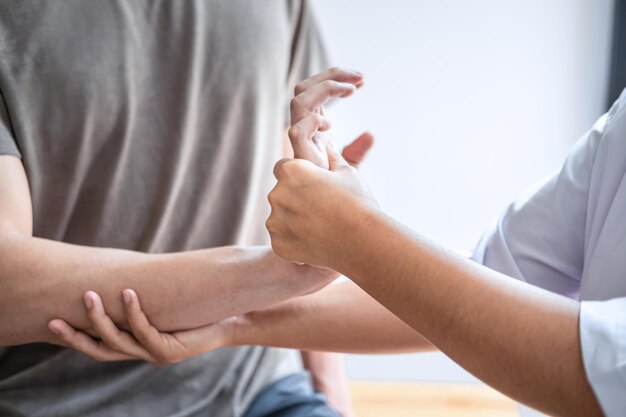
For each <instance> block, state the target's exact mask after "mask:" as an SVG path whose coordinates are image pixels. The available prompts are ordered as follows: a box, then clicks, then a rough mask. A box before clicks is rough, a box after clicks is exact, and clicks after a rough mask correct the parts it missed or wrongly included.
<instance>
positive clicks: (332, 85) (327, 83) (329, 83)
mask: <svg viewBox="0 0 626 417" xmlns="http://www.w3.org/2000/svg"><path fill="white" fill-rule="evenodd" d="M336 85H337V81H334V80H326V81H323V82H322V87H324V89H325V90H329V91H330V90H332V89H334V88H335V86H336Z"/></svg>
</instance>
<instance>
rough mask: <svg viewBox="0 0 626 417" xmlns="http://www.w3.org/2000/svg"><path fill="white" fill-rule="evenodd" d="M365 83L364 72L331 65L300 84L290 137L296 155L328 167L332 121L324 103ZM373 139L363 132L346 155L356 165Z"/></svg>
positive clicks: (292, 103) (293, 100)
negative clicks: (328, 148)
mask: <svg viewBox="0 0 626 417" xmlns="http://www.w3.org/2000/svg"><path fill="white" fill-rule="evenodd" d="M362 86H363V74H361V73H359V72H356V71H349V70H344V69H340V68H331V69H329V70H327V71H324V72H322V73H319V74H316V75H314V76H312V77H310V78H308V79H306V80H304V81H302V82H301V83H299V84H298V85H297V86H296V88H295V92H294V98H293V99H292V100H291V106H290V107H291V128H290V129H289V132H288V134H289V140H290V141H291V145H292V147H293V151H294V157H295V158H298V159H306V160H308V161H311V162H312V163H313V164H315V165H317V166H319V167H321V168H325V169H328V158H327V155H326V146H327V145H328V143H330V142H331V140H330V137H329V135H328V130H329V129H330V122H329V121H328V119H327V118H326V117H324V107H323V106H324V104H325V103H326V102H327V101H328V100H329V99H330V98H332V97H341V98H343V97H348V96H351V95H352V94H353V93H354V91H355V90H356V89H358V88H361V87H362ZM373 142H374V138H373V136H372V135H371V133H369V132H365V133H363V134H362V135H361V136H359V137H358V138H357V139H356V140H355V141H354V142H353V143H352V144H350V145H348V146H347V147H346V148H345V149H344V152H343V156H344V158H345V159H346V160H347V161H348V162H349V163H350V164H352V165H353V166H357V165H358V164H359V163H360V162H361V161H362V160H363V159H364V158H365V155H366V154H367V152H368V151H369V149H370V148H371V147H372V144H373Z"/></svg>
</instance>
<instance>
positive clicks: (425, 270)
mask: <svg viewBox="0 0 626 417" xmlns="http://www.w3.org/2000/svg"><path fill="white" fill-rule="evenodd" d="M323 123H324V122H323V119H317V125H323ZM310 126H313V127H310V128H309V127H307V129H317V128H318V126H316V124H315V123H311V125H310ZM307 132H308V133H307V134H304V133H302V132H298V133H299V134H301V135H302V137H313V136H312V135H311V131H310V130H309V131H307ZM326 151H327V160H328V166H329V168H330V170H325V169H321V168H320V167H318V166H316V165H315V164H313V163H311V162H310V161H306V160H299V159H293V160H283V161H280V162H279V163H278V164H277V165H276V167H275V170H274V172H275V175H276V177H277V179H278V183H277V185H276V187H275V188H274V190H273V191H272V193H271V194H270V196H269V200H270V203H271V205H272V214H271V216H270V218H269V219H268V221H267V228H268V230H269V231H270V234H271V237H272V247H273V249H274V250H275V251H276V253H277V254H278V255H280V256H281V257H283V258H285V259H287V260H289V261H292V262H296V263H299V264H308V265H317V266H320V267H326V268H331V269H334V270H336V271H339V272H341V273H342V274H344V275H346V276H347V277H349V278H350V279H351V280H352V282H353V283H351V284H337V285H331V286H328V287H326V288H325V289H323V290H322V291H320V292H319V293H315V294H311V295H307V296H304V297H298V298H296V299H292V300H288V301H285V302H283V303H280V304H278V305H275V306H272V307H269V308H266V309H263V310H259V311H255V312H249V313H246V314H243V315H240V316H237V317H233V318H229V319H227V320H224V321H222V322H220V323H218V324H215V325H212V326H205V327H202V328H199V329H196V330H193V331H188V332H184V333H183V332H178V333H172V334H167V333H160V332H159V331H157V330H156V328H154V327H153V326H152V325H151V324H150V322H149V321H148V320H147V319H146V318H145V316H144V315H143V313H142V310H141V306H140V304H139V299H138V298H137V297H136V296H132V294H134V292H132V291H129V293H130V294H131V297H129V302H128V304H127V307H126V314H127V317H128V320H129V322H130V323H131V328H132V331H133V336H131V335H128V340H127V341H126V344H125V345H123V346H121V345H120V344H118V348H119V350H118V351H122V352H127V354H128V352H130V351H131V350H132V349H134V348H136V347H137V346H140V347H142V348H144V349H146V351H147V352H148V353H149V354H150V355H154V354H159V355H165V356H168V355H172V356H173V357H189V356H192V355H194V354H197V353H199V352H202V351H207V350H211V349H215V348H218V347H222V346H228V345H237V344H248V343H254V344H267V345H272V346H285V347H298V348H301V349H325V350H335V351H347V352H359V353H364V352H372V353H378V352H389V351H419V350H428V349H431V348H433V347H434V348H437V349H440V350H441V351H443V352H444V353H446V354H447V355H448V356H449V357H451V358H452V359H453V360H455V361H456V362H457V363H459V364H460V365H461V366H463V367H464V368H465V369H466V370H468V371H469V372H471V373H473V374H474V375H475V376H477V377H478V378H480V379H481V380H483V381H484V382H486V383H487V384H489V385H491V386H492V387H494V388H496V389H497V390H499V391H501V392H503V393H504V394H506V395H508V396H510V397H512V398H514V399H516V400H518V401H520V402H522V403H525V404H527V405H530V406H531V407H533V408H536V409H538V410H540V411H543V412H545V413H548V414H550V415H555V416H601V415H602V412H601V409H600V407H599V405H598V402H597V400H596V398H595V396H594V394H593V392H592V390H591V387H590V386H589V383H588V381H587V379H586V377H585V373H584V367H583V362H582V354H581V350H580V345H579V334H578V316H579V309H580V305H579V303H578V302H577V301H574V300H571V299H568V298H566V297H563V296H560V295H557V294H554V293H550V292H548V291H545V290H543V289H540V288H537V287H533V286H531V285H529V284H526V283H524V282H520V281H518V280H515V279H512V278H510V277H507V276H504V275H502V274H500V273H498V272H495V271H492V270H489V269H487V268H485V267H482V266H480V265H478V264H476V263H474V262H471V261H469V260H467V259H465V258H462V257H459V256H458V255H456V254H455V253H453V252H451V251H449V250H447V249H446V248H443V247H441V246H440V245H437V244H435V243H433V242H431V241H430V240H428V239H427V238H425V237H424V236H422V235H420V234H419V233H416V232H413V231H410V230H408V229H407V228H406V227H404V226H402V225H400V224H399V223H397V222H396V221H394V220H393V219H391V218H389V217H388V216H387V215H385V214H384V213H383V212H382V211H381V210H380V209H379V208H378V204H377V203H376V201H375V199H374V198H373V196H372V195H371V193H370V192H369V191H368V189H367V187H366V186H365V184H364V183H363V181H362V180H361V178H360V176H359V175H358V172H357V171H356V170H355V169H354V167H352V166H350V164H349V163H348V162H347V161H346V160H345V158H344V157H342V156H341V155H340V154H339V153H337V152H336V150H334V149H333V148H332V147H330V146H327V148H326ZM93 296H94V297H96V298H97V296H96V295H95V294H93ZM91 319H92V321H93V323H97V322H106V321H107V320H108V319H107V316H106V313H105V311H104V310H100V311H99V312H98V314H93V315H92V317H91ZM133 323H134V324H133ZM64 332H65V333H64V334H65V338H64V342H65V343H67V344H70V345H72V346H75V347H76V348H77V349H79V350H83V351H84V352H86V353H88V354H95V352H96V351H97V349H111V346H113V345H114V342H115V341H113V340H108V341H107V339H110V338H116V337H117V338H118V339H119V337H120V336H119V334H121V333H123V332H120V330H118V329H113V328H112V327H111V328H110V329H107V330H106V331H104V329H103V332H102V333H99V334H100V336H101V337H102V338H103V340H104V343H103V344H102V345H99V346H97V347H94V346H87V343H88V342H86V340H91V341H92V342H93V339H91V338H90V337H89V336H88V335H86V334H84V333H81V332H76V331H74V330H73V329H71V328H66V329H65V330H64ZM118 332H119V334H118ZM172 338H173V339H176V340H177V341H178V342H179V344H177V345H176V346H175V347H172ZM431 343H432V345H431ZM131 356H132V355H131Z"/></svg>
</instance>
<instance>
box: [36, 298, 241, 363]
mask: <svg viewBox="0 0 626 417" xmlns="http://www.w3.org/2000/svg"><path fill="white" fill-rule="evenodd" d="M84 301H85V306H86V309H87V316H88V317H89V321H90V322H91V325H92V332H93V333H94V335H97V336H98V337H99V338H100V339H99V340H98V339H95V338H93V337H92V336H90V335H89V334H87V333H84V332H81V331H79V330H76V329H74V328H72V327H71V326H70V325H69V324H67V323H66V322H65V321H63V320H61V319H54V320H51V321H50V322H49V323H48V328H49V329H50V331H52V332H53V333H54V334H55V335H56V341H55V343H56V344H59V345H62V346H66V347H70V348H73V349H75V350H78V351H80V352H82V353H84V354H85V355H87V356H89V357H90V358H92V359H95V360H97V361H121V360H131V359H142V360H145V361H148V362H150V363H152V364H154V365H157V366H160V365H167V364H172V363H177V362H180V361H182V360H184V359H188V358H190V357H193V356H196V355H199V354H201V353H204V352H208V351H211V350H215V349H218V348H222V347H226V346H229V345H230V341H231V336H232V330H233V326H234V322H235V321H236V320H237V319H236V318H234V317H233V318H230V319H225V320H222V321H220V322H218V323H215V324H210V325H207V326H203V327H199V328H196V329H192V330H185V331H179V332H174V333H163V332H160V331H159V330H158V329H156V328H155V327H154V326H152V325H151V324H150V322H149V321H148V318H147V317H146V315H145V314H144V313H143V311H142V310H141V305H140V304H139V298H138V297H137V294H136V293H135V291H133V290H130V289H127V290H124V291H123V294H122V304H123V305H124V313H125V315H126V320H127V321H128V324H129V327H130V330H131V332H132V334H131V333H127V332H125V331H123V330H120V329H118V327H117V326H116V325H115V323H113V321H112V320H111V319H110V318H109V316H107V314H106V311H105V310H104V306H103V304H102V300H101V299H100V296H99V295H98V294H96V293H95V292H93V291H87V292H86V293H85V295H84Z"/></svg>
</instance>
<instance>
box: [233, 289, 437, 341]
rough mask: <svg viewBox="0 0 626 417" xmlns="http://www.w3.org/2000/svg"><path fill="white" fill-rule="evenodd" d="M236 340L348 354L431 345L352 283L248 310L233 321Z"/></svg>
mask: <svg viewBox="0 0 626 417" xmlns="http://www.w3.org/2000/svg"><path fill="white" fill-rule="evenodd" d="M234 334H235V336H234V338H235V343H236V344H258V345H266V346H276V347H286V348H294V349H302V350H321V351H328V352H352V353H400V352H415V351H420V350H429V349H432V346H431V345H430V343H429V342H428V341H427V340H425V339H424V338H423V337H421V336H420V335H419V334H418V333H417V332H415V331H414V330H413V329H412V328H411V327H410V326H409V325H407V324H406V323H404V322H403V321H402V320H400V319H398V318H397V317H396V316H394V315H393V314H392V313H390V312H389V311H388V310H387V309H385V308H384V307H383V306H381V305H380V304H379V303H378V302H376V301H375V300H374V299H373V298H371V297H370V296H369V295H367V294H366V293H365V292H364V291H363V290H361V289H360V288H359V287H357V286H356V285H354V284H353V283H351V282H345V283H340V284H334V285H330V286H328V287H326V288H324V289H323V290H321V291H319V292H317V293H315V294H311V295H307V296H303V297H297V298H294V299H291V300H288V301H285V302H283V303H280V304H278V305H276V306H272V307H269V308H266V309H263V310H260V311H253V312H250V313H247V314H245V315H244V316H243V317H242V318H240V319H239V320H238V322H237V324H236V326H235V332H234Z"/></svg>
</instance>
